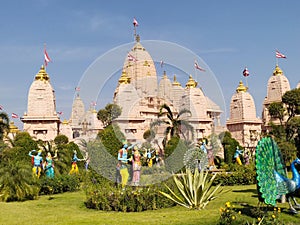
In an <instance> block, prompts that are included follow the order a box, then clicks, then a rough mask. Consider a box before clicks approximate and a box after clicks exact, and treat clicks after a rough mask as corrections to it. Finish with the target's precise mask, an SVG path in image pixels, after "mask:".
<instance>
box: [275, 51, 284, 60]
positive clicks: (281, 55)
mask: <svg viewBox="0 0 300 225" xmlns="http://www.w3.org/2000/svg"><path fill="white" fill-rule="evenodd" d="M276 58H284V59H286V56H285V55H284V54H282V53H280V52H279V51H278V50H276Z"/></svg>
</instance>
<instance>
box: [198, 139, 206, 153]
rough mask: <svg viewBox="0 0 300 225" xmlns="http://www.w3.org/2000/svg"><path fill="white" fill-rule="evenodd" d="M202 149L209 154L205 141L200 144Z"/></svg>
mask: <svg viewBox="0 0 300 225" xmlns="http://www.w3.org/2000/svg"><path fill="white" fill-rule="evenodd" d="M200 149H201V150H202V151H203V152H204V153H205V154H207V148H206V144H205V142H204V141H203V142H202V144H201V146H200Z"/></svg>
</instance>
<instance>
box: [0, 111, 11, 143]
mask: <svg viewBox="0 0 300 225" xmlns="http://www.w3.org/2000/svg"><path fill="white" fill-rule="evenodd" d="M8 131H9V117H8V115H7V114H6V113H5V112H0V140H3V135H4V133H6V132H8Z"/></svg>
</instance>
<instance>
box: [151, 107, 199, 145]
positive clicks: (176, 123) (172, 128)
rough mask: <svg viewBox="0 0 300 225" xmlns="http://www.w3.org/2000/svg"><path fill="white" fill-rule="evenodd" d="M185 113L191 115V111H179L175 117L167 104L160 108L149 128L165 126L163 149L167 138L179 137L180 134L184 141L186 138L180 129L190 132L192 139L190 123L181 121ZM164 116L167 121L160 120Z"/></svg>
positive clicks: (192, 129) (192, 131)
mask: <svg viewBox="0 0 300 225" xmlns="http://www.w3.org/2000/svg"><path fill="white" fill-rule="evenodd" d="M165 110H166V112H165ZM185 113H188V114H190V115H191V111H190V110H188V109H182V110H180V111H179V113H178V115H177V116H175V115H174V114H173V112H172V111H171V109H170V107H169V106H168V105H167V104H163V105H162V106H161V107H160V110H159V114H158V117H159V118H158V119H157V120H156V121H154V122H152V123H151V125H150V128H151V129H152V128H153V127H156V126H160V125H161V124H165V125H166V126H167V127H166V130H165V132H164V139H163V147H165V146H166V144H167V140H168V136H170V138H172V137H180V134H182V136H183V137H184V139H185V140H186V139H187V138H186V136H185V134H184V132H183V129H182V128H185V130H186V131H191V133H192V139H193V138H194V128H193V127H192V125H190V123H189V122H188V121H187V120H184V119H181V117H182V115H183V114H185ZM165 114H166V116H167V118H168V120H163V119H160V117H162V116H163V115H165Z"/></svg>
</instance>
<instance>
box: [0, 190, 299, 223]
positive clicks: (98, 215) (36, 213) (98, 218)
mask: <svg viewBox="0 0 300 225" xmlns="http://www.w3.org/2000/svg"><path fill="white" fill-rule="evenodd" d="M226 188H229V189H230V191H229V192H227V193H225V194H224V195H222V196H220V197H219V198H218V199H216V200H214V201H212V202H211V203H210V204H209V205H208V206H207V207H206V208H205V209H204V210H202V211H196V210H188V209H185V208H183V207H179V206H177V207H173V208H169V209H160V210H154V211H145V212H140V213H121V212H103V211H96V210H91V209H87V208H86V207H85V206H84V203H83V202H84V200H85V194H84V193H83V192H82V191H79V192H74V193H64V194H58V195H54V196H53V197H54V198H53V199H51V200H49V196H41V197H40V198H39V199H38V200H35V201H26V202H12V203H4V202H0V224H1V225H2V224H5V225H6V224H18V225H19V224H24V225H27V224H30V225H34V224H39V225H41V224H42V225H46V224H57V225H58V224H109V225H111V224H122V225H125V224H137V225H151V224H155V225H158V224H159V225H161V224H166V225H184V224H188V225H193V224H195V225H196V224H198V225H201V224H205V225H209V224H216V223H217V221H218V219H219V216H220V211H219V210H220V207H224V204H225V202H227V201H230V202H232V204H234V205H235V206H236V207H241V211H242V212H244V211H247V207H248V208H249V207H251V206H252V207H255V206H256V205H257V203H258V199H257V195H256V188H255V185H247V186H234V187H226ZM278 206H279V207H281V208H282V213H281V217H280V218H281V219H282V220H284V221H285V222H286V223H287V224H300V213H299V214H298V215H295V216H292V215H289V214H287V207H288V204H287V203H285V204H278ZM242 214H243V213H242ZM249 221H250V222H252V221H253V219H252V218H249Z"/></svg>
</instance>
